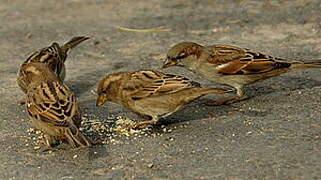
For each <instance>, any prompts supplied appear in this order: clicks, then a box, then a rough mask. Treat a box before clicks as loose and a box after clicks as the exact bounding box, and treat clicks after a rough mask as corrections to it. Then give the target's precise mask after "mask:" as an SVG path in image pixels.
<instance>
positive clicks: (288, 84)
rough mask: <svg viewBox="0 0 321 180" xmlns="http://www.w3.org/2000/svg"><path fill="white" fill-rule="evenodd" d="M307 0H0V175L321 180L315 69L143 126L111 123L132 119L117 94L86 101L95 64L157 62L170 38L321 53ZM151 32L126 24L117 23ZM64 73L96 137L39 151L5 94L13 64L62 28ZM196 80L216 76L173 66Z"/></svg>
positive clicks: (116, 67) (115, 67) (316, 20)
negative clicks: (80, 145) (77, 145)
mask: <svg viewBox="0 0 321 180" xmlns="http://www.w3.org/2000/svg"><path fill="white" fill-rule="evenodd" d="M320 22H321V4H320V1H319V0H264V1H263V0H225V1H223V0H203V1H196V0H195V1H193V0H189V1H188V0H177V1H159V0H149V1H147V0H146V1H143V0H136V1H130V0H122V1H119V0H110V1H107V0H91V1H89V0H69V1H63V0H57V1H42V0H33V1H30V0H19V1H9V0H0V35H1V36H0V37H1V38H0V67H1V68H0V72H1V78H0V83H1V88H0V96H1V99H0V106H1V108H0V117H1V120H0V148H1V154H0V159H1V163H0V179H231V180H234V179H321V113H320V108H321V97H320V95H321V78H320V75H321V72H320V70H319V69H313V70H305V71H296V72H291V73H288V74H286V75H282V76H279V77H275V78H272V79H269V80H266V81H263V82H260V83H257V84H255V85H252V86H250V87H248V88H247V93H248V96H249V99H247V100H245V101H242V102H239V103H234V104H232V105H224V106H218V107H206V106H204V102H206V101H207V100H209V99H211V98H218V96H217V97H216V96H206V97H203V98H201V99H199V100H197V101H195V102H193V103H191V104H189V105H188V106H187V107H186V108H185V109H184V110H182V111H180V112H178V113H175V114H173V115H172V116H170V117H168V118H166V119H164V120H163V121H161V124H160V125H158V126H155V127H153V128H149V129H145V130H142V131H139V132H128V133H120V132H117V131H116V130H115V129H114V128H115V127H116V126H117V124H116V123H115V122H116V121H119V120H124V119H125V120H135V119H139V117H137V116H136V115H134V114H133V113H131V112H130V111H128V110H126V109H124V108H122V107H121V106H119V105H116V104H113V103H108V104H107V105H106V106H105V107H100V108H96V107H95V95H94V94H93V93H92V92H91V91H92V90H93V89H95V88H96V85H97V81H98V80H99V79H100V78H101V77H102V76H103V75H105V74H106V73H109V72H113V71H126V70H138V69H157V68H160V67H161V64H162V61H161V59H163V58H164V56H165V54H166V52H167V50H168V48H169V47H171V46H172V45H174V44H175V43H178V42H181V41H186V40H188V41H194V42H197V43H200V44H204V45H205V44H214V43H225V44H234V45H238V46H241V47H247V48H254V49H256V50H259V51H261V52H265V53H268V54H271V55H273V56H277V57H283V58H287V59H289V60H302V59H306V60H310V59H320V57H321V23H320ZM161 26H163V29H161V30H163V31H153V32H141V31H140V32H133V31H126V29H122V28H119V27H125V28H132V29H148V28H157V27H161ZM78 35H86V36H90V37H91V40H89V41H86V42H84V43H82V44H81V45H79V46H78V47H77V48H75V49H73V50H72V52H71V53H70V56H69V58H68V60H67V62H66V66H67V79H66V84H67V85H68V86H70V87H71V88H72V89H73V90H74V91H75V93H76V94H77V96H78V97H79V100H80V105H81V108H82V110H83V112H84V115H85V116H84V127H83V131H85V132H86V133H88V134H89V135H95V136H99V137H100V138H102V139H103V142H104V144H103V145H98V146H95V147H93V148H89V149H70V147H69V146H68V145H64V144H63V145H61V146H59V147H58V148H56V149H53V150H47V151H44V146H43V145H42V144H39V142H38V135H35V133H36V134H39V132H36V131H35V130H33V129H30V128H31V127H32V125H31V123H30V121H29V118H28V117H27V114H26V112H25V107H22V106H18V105H17V101H18V100H19V99H21V98H22V97H23V96H24V95H23V93H22V92H21V91H20V89H18V86H17V84H16V72H17V69H18V67H19V65H20V64H21V63H22V62H23V61H24V60H25V59H26V58H27V57H28V56H29V55H30V54H31V53H32V52H34V51H35V50H37V49H39V48H43V47H45V46H48V45H50V44H51V43H52V42H54V41H57V42H59V43H63V42H66V41H67V40H69V39H70V38H71V37H73V36H78ZM166 72H170V73H175V74H180V75H184V76H186V77H189V78H192V79H194V80H196V81H199V82H200V83H201V84H203V85H204V86H219V85H218V84H214V83H212V82H209V81H206V80H203V79H201V78H200V77H198V76H196V75H194V74H192V73H191V72H188V71H187V70H184V69H182V68H175V67H174V68H169V69H166Z"/></svg>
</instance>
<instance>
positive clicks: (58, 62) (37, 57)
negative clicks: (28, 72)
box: [18, 36, 89, 93]
mask: <svg viewBox="0 0 321 180" xmlns="http://www.w3.org/2000/svg"><path fill="white" fill-rule="evenodd" d="M87 39H89V37H82V36H79V37H73V38H72V39H71V40H70V41H68V42H67V43H65V44H64V45H63V46H59V44H58V43H56V42H54V43H52V45H51V46H49V47H45V48H43V49H40V50H38V51H36V52H34V53H33V54H31V55H30V56H29V57H28V58H27V59H26V60H25V61H24V63H23V64H22V65H21V66H20V69H19V71H18V85H19V86H20V88H21V89H22V91H23V92H25V93H26V92H27V90H26V86H25V83H24V82H22V81H21V79H22V78H21V71H22V70H21V67H22V66H23V65H25V64H28V63H31V62H41V63H44V64H47V65H48V66H49V67H50V69H51V70H52V71H53V72H55V73H56V74H57V75H58V77H59V78H60V80H62V81H63V80H64V79H65V75H66V72H65V61H66V58H67V54H68V52H69V50H70V49H72V48H74V47H75V46H77V45H78V44H79V43H81V42H83V41H85V40H87Z"/></svg>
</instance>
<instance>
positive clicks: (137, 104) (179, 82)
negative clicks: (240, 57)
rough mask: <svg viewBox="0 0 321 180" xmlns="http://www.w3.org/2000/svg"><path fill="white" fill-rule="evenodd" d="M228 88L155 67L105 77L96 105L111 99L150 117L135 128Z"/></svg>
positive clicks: (221, 92) (223, 91)
mask: <svg viewBox="0 0 321 180" xmlns="http://www.w3.org/2000/svg"><path fill="white" fill-rule="evenodd" d="M226 92H229V91H227V90H221V89H213V88H203V87H201V86H200V84H199V83H197V82H194V81H191V80H189V79H187V78H185V77H182V76H177V75H172V74H165V73H162V72H160V71H155V70H145V71H131V72H116V73H111V74H108V75H107V76H105V77H104V78H102V79H101V81H100V82H99V85H98V89H97V93H98V98H97V102H96V105H97V106H101V105H103V104H105V103H106V102H107V101H111V102H114V103H117V104H120V105H123V106H124V107H126V108H128V109H130V110H132V111H133V112H135V113H137V114H139V115H142V116H148V117H149V118H150V120H148V121H144V122H140V123H136V124H135V125H133V126H132V127H142V126H146V125H150V124H155V123H156V122H158V120H159V119H160V118H164V117H166V116H169V115H171V114H172V113H174V112H176V111H178V110H180V109H182V108H183V107H184V105H186V104H187V103H189V102H190V101H192V100H194V99H196V98H199V97H201V96H203V95H206V94H223V93H226Z"/></svg>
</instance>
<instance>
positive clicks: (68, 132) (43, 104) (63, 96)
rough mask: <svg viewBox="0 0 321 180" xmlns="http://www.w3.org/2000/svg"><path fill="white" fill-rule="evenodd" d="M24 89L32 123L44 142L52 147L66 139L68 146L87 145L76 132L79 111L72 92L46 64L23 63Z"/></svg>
mask: <svg viewBox="0 0 321 180" xmlns="http://www.w3.org/2000/svg"><path fill="white" fill-rule="evenodd" d="M21 73H22V74H23V75H24V76H25V79H24V82H26V89H27V99H26V103H27V112H28V114H29V116H30V118H31V121H32V123H33V124H34V126H35V127H36V128H37V129H40V130H41V131H43V133H44V138H45V143H46V145H47V146H48V147H52V146H53V145H54V144H56V142H57V141H60V140H61V141H67V142H68V143H69V144H70V145H71V146H72V147H74V148H75V147H87V146H91V142H90V140H89V139H87V138H86V137H85V136H84V135H83V134H82V133H81V132H80V131H79V129H78V128H79V127H80V124H81V114H80V110H79V107H78V103H77V100H76V97H75V95H74V93H73V92H72V91H71V90H70V89H69V88H68V87H67V86H66V85H64V84H63V83H62V82H61V80H60V78H59V77H58V76H57V75H56V74H55V73H54V72H53V71H51V69H50V68H49V67H48V65H47V64H43V63H39V62H30V63H28V64H24V65H23V66H22V68H21Z"/></svg>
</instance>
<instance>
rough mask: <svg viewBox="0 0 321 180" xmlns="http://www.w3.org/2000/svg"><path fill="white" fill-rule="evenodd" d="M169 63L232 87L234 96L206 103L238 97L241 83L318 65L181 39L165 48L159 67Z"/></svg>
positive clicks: (164, 66) (318, 62) (242, 88)
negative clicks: (164, 57) (170, 46)
mask: <svg viewBox="0 0 321 180" xmlns="http://www.w3.org/2000/svg"><path fill="white" fill-rule="evenodd" d="M170 66H183V67H185V68H187V69H189V70H191V71H192V72H195V73H196V74H199V75H201V76H203V77H205V78H207V79H209V80H212V81H214V82H218V83H221V84H225V85H229V86H232V87H234V88H235V89H236V90H237V94H236V95H235V96H233V97H228V98H224V99H221V100H218V101H211V102H208V103H207V104H208V105H220V104H225V103H228V102H233V101H235V100H239V99H240V98H241V97H243V96H244V95H245V91H244V86H246V85H248V84H252V83H255V82H257V81H260V80H264V79H267V78H270V77H273V76H278V75H280V74H283V73H287V72H289V71H292V70H296V69H306V68H321V60H317V61H294V62H287V61H285V60H284V59H281V58H275V57H272V56H269V55H265V54H262V53H260V52H257V51H255V50H250V49H243V48H239V47H236V46H230V45H221V44H216V45H211V46H202V45H199V44H196V43H193V42H182V43H178V44H176V45H175V46H173V47H172V48H171V49H170V50H169V51H168V53H167V59H166V60H165V62H164V64H163V68H167V67H170Z"/></svg>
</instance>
